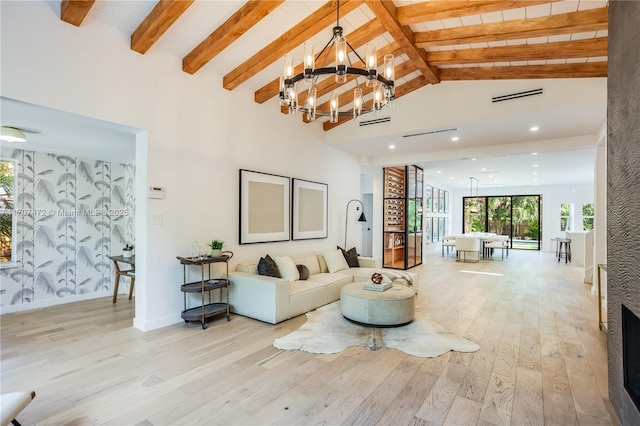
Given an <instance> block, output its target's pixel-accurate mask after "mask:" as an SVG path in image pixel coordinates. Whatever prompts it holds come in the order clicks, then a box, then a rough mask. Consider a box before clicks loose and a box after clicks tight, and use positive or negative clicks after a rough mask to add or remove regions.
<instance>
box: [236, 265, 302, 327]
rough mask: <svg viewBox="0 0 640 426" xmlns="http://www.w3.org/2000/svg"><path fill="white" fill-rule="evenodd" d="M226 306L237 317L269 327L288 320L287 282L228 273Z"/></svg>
mask: <svg viewBox="0 0 640 426" xmlns="http://www.w3.org/2000/svg"><path fill="white" fill-rule="evenodd" d="M229 280H230V281H231V283H230V287H229V304H230V305H231V310H232V311H233V312H235V313H237V314H240V315H244V316H247V317H251V318H255V319H257V320H260V321H265V322H268V323H271V324H276V323H278V322H280V321H284V320H286V319H289V318H290V316H291V307H290V302H289V284H290V283H289V282H288V281H286V280H283V279H282V278H274V277H267V276H264V275H257V274H251V273H248V272H237V271H236V272H230V273H229Z"/></svg>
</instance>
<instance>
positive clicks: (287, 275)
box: [273, 256, 300, 282]
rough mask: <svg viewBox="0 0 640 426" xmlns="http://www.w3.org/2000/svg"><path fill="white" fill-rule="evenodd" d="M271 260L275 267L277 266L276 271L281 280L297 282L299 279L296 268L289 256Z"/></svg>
mask: <svg viewBox="0 0 640 426" xmlns="http://www.w3.org/2000/svg"><path fill="white" fill-rule="evenodd" d="M273 260H275V262H276V265H278V270H279V271H280V276H281V278H282V279H284V280H287V281H289V282H293V281H298V280H299V279H300V273H299V272H298V268H297V267H296V264H295V263H293V260H291V258H290V257H289V256H276V257H275V258H274V259H273Z"/></svg>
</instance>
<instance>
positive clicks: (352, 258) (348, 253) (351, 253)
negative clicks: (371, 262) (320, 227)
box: [338, 247, 360, 268]
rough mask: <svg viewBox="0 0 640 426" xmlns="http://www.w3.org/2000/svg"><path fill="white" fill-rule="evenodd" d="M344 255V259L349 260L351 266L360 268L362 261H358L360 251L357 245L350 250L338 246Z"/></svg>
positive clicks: (348, 263)
mask: <svg viewBox="0 0 640 426" xmlns="http://www.w3.org/2000/svg"><path fill="white" fill-rule="evenodd" d="M338 249H340V251H341V252H342V255H343V256H344V260H346V261H347V265H349V268H359V267H360V262H358V252H357V251H356V248H355V247H352V248H350V249H349V250H345V249H343V248H342V247H338Z"/></svg>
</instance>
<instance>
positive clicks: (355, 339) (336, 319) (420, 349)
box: [273, 301, 480, 358]
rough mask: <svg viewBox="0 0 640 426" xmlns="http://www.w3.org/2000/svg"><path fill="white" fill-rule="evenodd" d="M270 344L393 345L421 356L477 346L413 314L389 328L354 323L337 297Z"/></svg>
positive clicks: (330, 350) (320, 349) (332, 349)
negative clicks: (410, 318) (408, 320)
mask: <svg viewBox="0 0 640 426" xmlns="http://www.w3.org/2000/svg"><path fill="white" fill-rule="evenodd" d="M273 346H275V347H276V348H278V349H288V350H294V349H299V350H301V351H305V352H311V353H314V354H334V353H337V352H341V351H343V350H345V349H347V348H348V347H350V346H364V347H366V348H368V349H370V350H373V351H375V350H377V349H380V348H393V349H397V350H399V351H402V352H405V353H407V354H409V355H415V356H419V357H423V358H431V357H436V356H440V355H442V354H444V353H446V352H449V351H458V352H475V351H477V350H478V349H480V347H479V346H478V345H477V344H475V343H473V342H471V341H469V340H467V339H463V338H462V337H458V336H454V335H453V334H451V333H450V332H448V331H446V330H445V329H444V328H442V327H441V326H440V325H439V324H437V323H435V322H433V321H431V320H428V319H426V318H420V317H417V318H416V319H414V320H413V321H412V322H411V323H409V324H407V325H405V326H402V327H391V328H375V327H365V326H361V325H358V324H354V323H352V322H351V321H348V320H346V319H345V318H344V317H343V316H342V312H341V310H340V302H339V301H337V302H334V303H331V304H329V305H325V306H322V307H321V308H318V309H316V310H315V311H311V312H309V313H307V322H306V323H305V324H303V325H302V326H301V327H300V328H299V329H297V330H295V331H293V332H291V333H289V334H287V335H286V336H284V337H281V338H279V339H276V340H275V341H274V342H273Z"/></svg>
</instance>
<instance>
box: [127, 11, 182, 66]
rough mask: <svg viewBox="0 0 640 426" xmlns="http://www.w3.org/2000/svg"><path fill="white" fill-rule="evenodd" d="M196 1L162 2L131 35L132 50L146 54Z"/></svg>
mask: <svg viewBox="0 0 640 426" xmlns="http://www.w3.org/2000/svg"><path fill="white" fill-rule="evenodd" d="M193 1H194V0H160V1H159V2H158V3H157V4H156V5H155V7H154V8H153V9H152V10H151V12H149V14H148V15H147V17H146V18H144V20H143V21H142V22H141V23H140V25H138V28H136V30H135V31H134V32H133V34H131V50H134V51H136V52H138V53H143V54H144V53H146V52H147V50H149V49H150V48H151V46H153V44H154V43H155V42H156V41H158V40H159V39H160V37H162V34H164V33H165V31H167V30H168V29H169V27H170V26H171V25H173V23H174V22H176V20H177V19H178V18H179V17H180V16H181V15H182V14H183V13H184V11H185V10H187V9H188V8H189V6H191V3H193Z"/></svg>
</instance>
